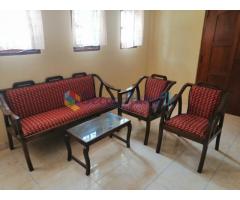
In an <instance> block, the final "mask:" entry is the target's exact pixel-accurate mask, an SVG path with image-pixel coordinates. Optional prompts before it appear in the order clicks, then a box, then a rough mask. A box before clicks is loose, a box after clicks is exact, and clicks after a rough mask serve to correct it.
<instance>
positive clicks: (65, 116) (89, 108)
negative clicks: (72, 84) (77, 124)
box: [21, 97, 117, 136]
mask: <svg viewBox="0 0 240 200" xmlns="http://www.w3.org/2000/svg"><path fill="white" fill-rule="evenodd" d="M78 105H79V107H80V109H79V110H77V111H73V110H71V109H70V108H68V107H61V108H58V109H54V110H51V111H48V112H44V113H40V114H36V115H34V116H30V117H27V118H24V119H22V120H21V125H22V130H23V134H24V135H25V136H29V135H33V134H36V133H40V132H44V131H47V130H50V129H54V128H56V127H58V126H61V125H64V124H67V123H69V122H72V121H75V120H78V119H81V118H84V117H87V116H91V115H93V114H96V113H98V112H99V113H100V112H102V111H104V110H107V109H109V108H114V107H116V105H117V104H116V102H114V101H113V100H112V99H110V98H104V97H98V98H94V99H90V100H86V101H84V102H81V103H79V104H78Z"/></svg>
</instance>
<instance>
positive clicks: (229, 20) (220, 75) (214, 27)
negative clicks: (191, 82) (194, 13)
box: [196, 10, 240, 116]
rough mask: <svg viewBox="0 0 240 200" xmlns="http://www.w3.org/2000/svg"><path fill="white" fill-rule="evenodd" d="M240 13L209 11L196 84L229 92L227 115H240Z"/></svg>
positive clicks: (206, 17) (233, 11) (205, 23)
mask: <svg viewBox="0 0 240 200" xmlns="http://www.w3.org/2000/svg"><path fill="white" fill-rule="evenodd" d="M239 74H240V11H237V10H231V11H229V10H211V11H206V15H205V22H204V29H203V35H202V44H201V50H200V56H199V63H198V72H197V77H196V82H205V83H208V84H213V85H216V86H218V87H219V88H222V89H224V90H227V91H229V93H230V96H229V100H228V105H227V110H226V111H227V112H228V113H231V114H234V115H239V116H240V104H239V99H240V79H239Z"/></svg>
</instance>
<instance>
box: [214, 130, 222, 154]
mask: <svg viewBox="0 0 240 200" xmlns="http://www.w3.org/2000/svg"><path fill="white" fill-rule="evenodd" d="M220 139H221V133H220V134H219V135H218V136H217V139H216V144H215V150H217V151H218V150H219V144H220Z"/></svg>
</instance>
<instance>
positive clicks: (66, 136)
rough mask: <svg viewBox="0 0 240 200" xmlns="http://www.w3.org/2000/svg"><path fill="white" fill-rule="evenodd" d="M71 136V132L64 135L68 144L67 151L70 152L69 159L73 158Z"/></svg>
mask: <svg viewBox="0 0 240 200" xmlns="http://www.w3.org/2000/svg"><path fill="white" fill-rule="evenodd" d="M69 140H70V137H69V134H65V136H64V141H65V144H66V147H67V153H68V158H67V159H68V161H70V160H72V149H71V145H70V142H69Z"/></svg>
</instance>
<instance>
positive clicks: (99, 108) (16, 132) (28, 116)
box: [0, 72, 227, 173]
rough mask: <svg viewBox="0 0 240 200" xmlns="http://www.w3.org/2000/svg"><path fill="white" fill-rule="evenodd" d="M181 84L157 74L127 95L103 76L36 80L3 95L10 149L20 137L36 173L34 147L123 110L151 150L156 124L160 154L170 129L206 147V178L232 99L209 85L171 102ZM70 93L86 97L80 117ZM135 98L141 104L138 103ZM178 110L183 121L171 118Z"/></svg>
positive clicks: (0, 96)
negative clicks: (211, 148) (141, 127)
mask: <svg viewBox="0 0 240 200" xmlns="http://www.w3.org/2000/svg"><path fill="white" fill-rule="evenodd" d="M144 80H145V91H144V95H143V98H141V97H142V96H141V93H140V84H141V83H142V82H143V81H144ZM97 82H98V83H99V84H96V83H97ZM175 83H176V82H175V81H169V80H167V77H166V76H162V75H157V74H153V75H151V76H150V77H148V76H143V77H142V78H140V79H139V81H137V83H136V84H134V85H133V86H131V87H130V88H128V89H126V90H120V89H116V88H114V87H112V86H111V85H109V84H107V83H105V82H104V81H103V80H102V79H101V78H100V77H99V76H98V75H96V74H86V73H84V72H82V73H75V74H73V75H72V77H71V78H66V79H64V78H63V77H62V76H54V77H49V78H47V79H46V81H45V82H44V83H38V84H35V83H34V81H32V80H30V81H24V82H17V83H14V84H13V88H9V89H5V90H2V91H1V92H0V103H1V109H2V111H3V114H4V122H5V126H6V129H7V136H8V141H9V148H10V149H13V148H14V144H13V138H12V137H13V136H14V137H16V138H17V139H18V140H19V141H20V143H21V144H22V148H23V152H24V155H25V158H26V162H27V165H28V168H29V170H30V171H32V170H33V169H34V168H33V165H32V162H31V159H30V155H29V151H28V146H27V143H28V142H30V141H32V140H34V139H37V138H39V137H41V136H43V135H45V134H47V133H50V132H52V131H53V130H59V131H61V130H66V128H69V127H72V126H74V125H76V124H79V123H81V122H85V121H87V120H89V119H92V118H95V117H97V116H99V115H101V114H103V113H106V112H109V111H111V110H114V109H118V115H122V113H125V114H128V115H131V116H133V117H136V118H138V119H139V120H144V121H146V133H145V139H144V144H145V145H147V144H148V138H149V132H150V124H151V121H152V120H154V119H156V118H159V117H160V118H161V120H160V125H159V136H158V141H157V148H156V152H157V153H159V152H160V148H161V143H162V136H163V130H164V129H165V130H167V131H170V132H173V133H175V134H177V135H178V136H182V137H185V138H188V139H190V140H193V141H195V142H198V143H201V144H203V150H202V155H201V159H200V163H199V167H198V172H199V173H201V172H202V168H203V164H204V160H205V157H206V153H207V148H208V144H209V143H210V142H211V141H212V140H213V139H214V138H215V137H217V139H216V147H215V148H216V150H218V148H219V142H220V137H221V131H222V126H223V121H224V113H225V108H226V99H227V93H226V92H224V91H222V90H220V89H218V88H216V87H212V86H209V85H206V84H186V85H184V86H183V88H182V89H181V90H180V92H179V94H176V95H175V96H174V97H173V98H171V99H170V98H169V90H170V89H171V87H172V86H173V85H174V84H175ZM97 86H98V87H97ZM187 87H190V88H191V89H190V92H189V99H188V109H187V113H182V94H183V92H184V91H185V89H186V88H187ZM97 89H98V90H97ZM103 89H106V92H107V94H108V95H109V96H110V97H103ZM69 90H71V91H74V92H76V93H77V94H78V95H80V96H81V102H80V103H79V104H78V106H79V107H80V109H79V110H77V111H73V110H71V109H70V108H68V107H66V106H65V105H64V99H63V96H64V93H65V92H66V91H69ZM97 93H98V94H97ZM114 93H115V94H114ZM134 94H136V95H135V96H136V99H134V98H133V97H134ZM115 96H117V98H116V97H115ZM123 96H127V97H126V98H123ZM177 104H178V115H176V116H174V117H171V114H172V112H173V110H174V108H175V107H176V105H177Z"/></svg>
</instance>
